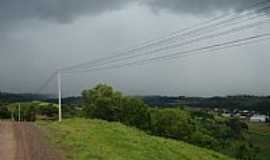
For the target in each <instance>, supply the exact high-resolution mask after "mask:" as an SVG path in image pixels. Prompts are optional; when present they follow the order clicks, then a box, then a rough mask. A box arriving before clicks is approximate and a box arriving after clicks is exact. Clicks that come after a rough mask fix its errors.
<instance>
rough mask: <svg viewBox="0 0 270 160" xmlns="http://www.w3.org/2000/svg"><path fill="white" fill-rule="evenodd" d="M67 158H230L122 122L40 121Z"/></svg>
mask: <svg viewBox="0 0 270 160" xmlns="http://www.w3.org/2000/svg"><path fill="white" fill-rule="evenodd" d="M37 124H38V125H39V126H40V127H41V128H43V129H44V131H45V133H46V135H47V136H48V138H49V139H50V141H51V142H52V144H56V146H57V147H59V148H60V149H61V150H62V151H63V153H65V154H66V157H67V158H68V159H70V160H71V159H74V160H75V159H76V160H127V159H128V160H229V159H231V158H229V157H226V156H224V155H221V154H219V153H216V152H214V151H210V150H207V149H203V148H199V147H196V146H193V145H190V144H186V143H184V142H180V141H175V140H169V139H164V138H159V137H154V136H149V135H147V134H145V133H144V132H142V131H139V130H137V129H134V128H129V127H127V126H124V125H122V124H120V123H110V122H106V121H102V120H89V119H69V120H65V121H64V122H63V123H58V122H38V123H37Z"/></svg>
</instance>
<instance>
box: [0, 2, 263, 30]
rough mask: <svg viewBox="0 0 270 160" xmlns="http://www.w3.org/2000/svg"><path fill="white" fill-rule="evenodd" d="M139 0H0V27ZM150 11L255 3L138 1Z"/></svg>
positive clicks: (202, 11)
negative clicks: (150, 9)
mask: <svg viewBox="0 0 270 160" xmlns="http://www.w3.org/2000/svg"><path fill="white" fill-rule="evenodd" d="M130 2H138V0H0V21H1V23H0V25H1V27H6V28H9V25H14V24H13V23H14V22H21V21H23V20H27V19H43V20H53V21H57V22H60V23H68V22H71V21H72V20H74V19H75V18H77V17H79V16H82V15H88V14H89V15H96V14H101V13H103V12H106V11H111V10H117V9H121V8H123V7H124V6H126V5H127V4H128V3H130ZM139 2H140V3H141V4H143V5H146V6H150V8H152V9H153V10H162V9H165V10H170V11H173V12H176V13H189V14H206V13H212V12H215V11H228V10H236V9H238V8H243V7H245V6H248V5H251V4H255V3H256V2H258V0H141V1H139Z"/></svg>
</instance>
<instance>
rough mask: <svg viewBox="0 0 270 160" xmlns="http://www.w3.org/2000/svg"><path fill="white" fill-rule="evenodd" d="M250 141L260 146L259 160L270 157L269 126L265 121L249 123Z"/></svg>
mask: <svg viewBox="0 0 270 160" xmlns="http://www.w3.org/2000/svg"><path fill="white" fill-rule="evenodd" d="M249 132H250V137H251V141H252V143H253V144H255V145H256V146H258V147H260V149H261V151H260V153H259V154H258V158H259V159H260V160H269V159H270V126H269V125H268V124H265V123H249Z"/></svg>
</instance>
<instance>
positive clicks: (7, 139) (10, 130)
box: [0, 122, 16, 160]
mask: <svg viewBox="0 0 270 160" xmlns="http://www.w3.org/2000/svg"><path fill="white" fill-rule="evenodd" d="M0 156H1V157H0V159H2V160H15V158H16V139H15V135H14V127H13V124H12V123H11V122H0Z"/></svg>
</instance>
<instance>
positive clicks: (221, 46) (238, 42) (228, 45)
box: [63, 33, 270, 74]
mask: <svg viewBox="0 0 270 160" xmlns="http://www.w3.org/2000/svg"><path fill="white" fill-rule="evenodd" d="M268 37H270V33H265V34H260V35H254V36H250V37H246V38H241V39H237V40H233V41H227V42H224V43H217V44H214V45H209V46H205V47H201V48H197V49H192V50H188V51H183V52H177V53H173V54H169V55H165V56H159V57H154V58H150V59H146V60H142V61H135V62H130V63H125V64H120V65H111V66H106V67H100V68H92V69H84V70H80V71H79V70H78V71H76V72H74V71H73V72H72V71H70V72H63V73H65V74H68V73H69V74H70V73H81V72H90V71H101V70H106V69H113V68H121V67H125V66H133V65H140V64H142V63H143V64H147V63H150V62H155V61H157V60H163V59H165V58H176V57H177V56H179V55H184V57H186V56H190V55H189V54H193V53H194V52H205V51H208V50H210V49H217V50H220V49H226V48H231V47H234V46H242V45H243V44H249V43H252V42H253V41H255V40H258V39H260V38H268Z"/></svg>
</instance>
